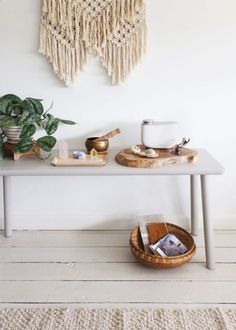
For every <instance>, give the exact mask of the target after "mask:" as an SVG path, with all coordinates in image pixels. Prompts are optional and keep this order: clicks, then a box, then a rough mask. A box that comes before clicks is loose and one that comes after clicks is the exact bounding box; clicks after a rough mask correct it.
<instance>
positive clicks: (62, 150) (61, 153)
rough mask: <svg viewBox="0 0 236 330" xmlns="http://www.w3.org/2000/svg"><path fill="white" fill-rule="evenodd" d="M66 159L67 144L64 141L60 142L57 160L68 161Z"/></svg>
mask: <svg viewBox="0 0 236 330" xmlns="http://www.w3.org/2000/svg"><path fill="white" fill-rule="evenodd" d="M68 157H69V147H68V143H67V142H66V141H61V142H60V148H59V158H60V159H68Z"/></svg>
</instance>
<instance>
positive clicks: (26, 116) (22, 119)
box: [19, 110, 32, 125]
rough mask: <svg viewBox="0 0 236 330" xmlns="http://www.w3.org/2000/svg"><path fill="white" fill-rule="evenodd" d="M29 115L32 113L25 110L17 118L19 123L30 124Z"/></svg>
mask: <svg viewBox="0 0 236 330" xmlns="http://www.w3.org/2000/svg"><path fill="white" fill-rule="evenodd" d="M31 116H32V113H31V112H30V111H28V110H25V111H24V112H23V113H22V115H21V117H20V119H19V125H27V124H30V123H31V122H32V119H31Z"/></svg>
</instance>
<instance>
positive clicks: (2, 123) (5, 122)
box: [0, 116, 18, 127]
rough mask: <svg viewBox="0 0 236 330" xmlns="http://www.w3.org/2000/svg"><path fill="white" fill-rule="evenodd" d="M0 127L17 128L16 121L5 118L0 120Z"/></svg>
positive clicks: (11, 118)
mask: <svg viewBox="0 0 236 330" xmlns="http://www.w3.org/2000/svg"><path fill="white" fill-rule="evenodd" d="M0 126H1V127H4V126H18V119H17V118H13V117H8V116H5V117H4V118H1V119H0Z"/></svg>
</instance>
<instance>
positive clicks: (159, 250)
mask: <svg viewBox="0 0 236 330" xmlns="http://www.w3.org/2000/svg"><path fill="white" fill-rule="evenodd" d="M139 230H140V234H141V237H142V241H143V247H144V251H145V252H146V253H148V254H154V255H158V256H162V257H173V256H179V255H182V254H184V253H186V252H187V250H188V249H187V247H186V246H185V245H184V244H183V243H182V242H181V240H180V239H179V238H178V237H176V236H175V235H174V234H172V233H169V232H168V228H167V226H166V224H165V223H164V222H163V223H140V224H139Z"/></svg>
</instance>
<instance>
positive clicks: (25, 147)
mask: <svg viewBox="0 0 236 330" xmlns="http://www.w3.org/2000/svg"><path fill="white" fill-rule="evenodd" d="M32 148H33V142H32V139H31V138H24V139H21V140H20V142H19V143H17V144H16V146H15V148H14V152H16V153H25V152H27V151H30V150H31V149H32Z"/></svg>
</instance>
